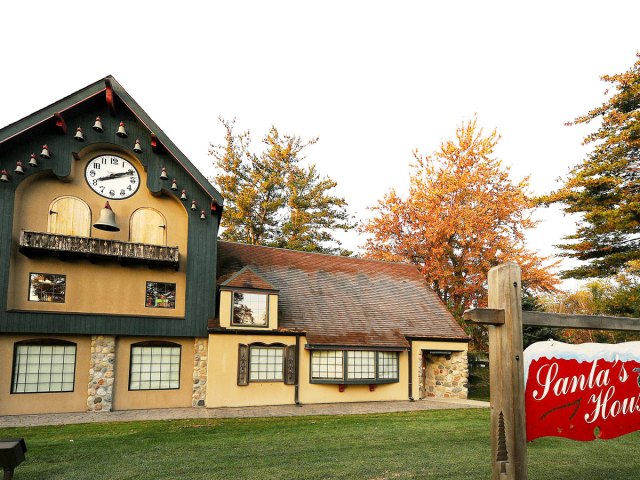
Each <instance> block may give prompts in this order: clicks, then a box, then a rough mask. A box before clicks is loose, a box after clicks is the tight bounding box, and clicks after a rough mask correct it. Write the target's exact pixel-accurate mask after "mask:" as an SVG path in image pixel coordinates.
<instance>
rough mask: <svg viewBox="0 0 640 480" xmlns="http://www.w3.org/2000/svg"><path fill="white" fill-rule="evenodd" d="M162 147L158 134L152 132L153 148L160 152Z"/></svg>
mask: <svg viewBox="0 0 640 480" xmlns="http://www.w3.org/2000/svg"><path fill="white" fill-rule="evenodd" d="M161 149H162V144H161V143H160V140H158V136H157V135H156V134H155V133H151V150H153V152H154V153H160V151H161Z"/></svg>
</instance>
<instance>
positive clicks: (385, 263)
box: [218, 240, 416, 267]
mask: <svg viewBox="0 0 640 480" xmlns="http://www.w3.org/2000/svg"><path fill="white" fill-rule="evenodd" d="M218 243H229V244H231V245H240V246H242V247H248V248H266V249H269V250H279V251H284V252H291V253H293V254H296V255H297V254H299V255H317V256H323V257H331V258H339V259H341V260H342V259H344V260H347V261H356V262H358V261H359V262H370V263H379V264H383V265H389V266H402V267H415V266H416V265H414V264H412V263H407V262H390V261H387V260H375V259H373V258H362V257H346V256H344V255H334V254H332V253H322V252H306V251H304V250H293V249H291V248H282V247H270V246H267V245H253V244H250V243H242V242H232V241H230V240H218Z"/></svg>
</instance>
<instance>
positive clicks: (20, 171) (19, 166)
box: [14, 162, 24, 175]
mask: <svg viewBox="0 0 640 480" xmlns="http://www.w3.org/2000/svg"><path fill="white" fill-rule="evenodd" d="M14 172H16V173H17V174H18V175H24V168H22V162H17V163H16V169H15V170H14Z"/></svg>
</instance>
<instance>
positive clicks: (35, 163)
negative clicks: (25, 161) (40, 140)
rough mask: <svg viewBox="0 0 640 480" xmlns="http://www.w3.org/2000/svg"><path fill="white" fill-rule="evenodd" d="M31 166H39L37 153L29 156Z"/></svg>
mask: <svg viewBox="0 0 640 480" xmlns="http://www.w3.org/2000/svg"><path fill="white" fill-rule="evenodd" d="M29 166H30V167H37V166H38V158H37V157H36V154H35V153H32V154H31V156H30V157H29Z"/></svg>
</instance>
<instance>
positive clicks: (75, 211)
mask: <svg viewBox="0 0 640 480" xmlns="http://www.w3.org/2000/svg"><path fill="white" fill-rule="evenodd" d="M47 231H48V232H49V233H57V234H60V235H75V236H78V237H90V236H91V209H90V208H89V205H87V204H86V203H84V202H83V201H82V200H80V199H79V198H76V197H58V198H56V199H55V200H54V201H53V202H51V205H50V206H49V221H48V225H47Z"/></svg>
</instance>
